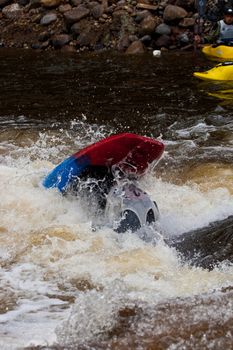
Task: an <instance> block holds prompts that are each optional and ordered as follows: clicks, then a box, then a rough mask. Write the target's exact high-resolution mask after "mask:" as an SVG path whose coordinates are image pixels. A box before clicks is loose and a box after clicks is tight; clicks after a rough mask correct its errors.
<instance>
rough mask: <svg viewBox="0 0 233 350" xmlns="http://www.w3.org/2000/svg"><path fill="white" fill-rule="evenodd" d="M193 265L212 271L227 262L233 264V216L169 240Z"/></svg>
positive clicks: (169, 243)
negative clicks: (217, 265) (219, 264)
mask: <svg viewBox="0 0 233 350" xmlns="http://www.w3.org/2000/svg"><path fill="white" fill-rule="evenodd" d="M168 245H170V246H172V247H175V248H176V249H177V250H178V251H179V252H181V253H182V255H183V256H184V258H185V259H186V260H188V261H190V263H191V264H192V265H195V266H201V267H203V268H208V269H212V268H213V267H214V266H215V265H216V264H218V263H220V262H222V261H224V260H227V261H228V262H231V263H232V262H233V216H230V217H228V218H227V219H225V220H222V221H218V222H213V223H211V224H210V225H209V226H207V227H205V228H202V229H199V230H194V231H191V232H187V233H185V234H182V235H181V236H179V237H178V238H176V239H172V240H168Z"/></svg>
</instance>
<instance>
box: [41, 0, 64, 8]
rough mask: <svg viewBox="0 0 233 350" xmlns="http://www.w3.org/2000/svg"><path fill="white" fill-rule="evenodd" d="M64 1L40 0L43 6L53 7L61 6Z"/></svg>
mask: <svg viewBox="0 0 233 350" xmlns="http://www.w3.org/2000/svg"><path fill="white" fill-rule="evenodd" d="M62 1H63V0H40V3H41V5H42V6H43V7H46V8H52V7H57V6H59V5H60V4H61V2H62Z"/></svg>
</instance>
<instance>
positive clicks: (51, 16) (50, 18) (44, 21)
mask: <svg viewBox="0 0 233 350" xmlns="http://www.w3.org/2000/svg"><path fill="white" fill-rule="evenodd" d="M56 20H57V15H56V13H47V14H46V15H44V16H43V17H42V18H41V20H40V24H41V25H42V26H48V25H49V24H51V23H53V22H55V21H56Z"/></svg>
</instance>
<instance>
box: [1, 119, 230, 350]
mask: <svg viewBox="0 0 233 350" xmlns="http://www.w3.org/2000/svg"><path fill="white" fill-rule="evenodd" d="M73 125H76V122H75V121H74V122H73ZM79 126H80V125H79ZM81 126H82V129H81V132H80V133H79V134H78V135H77V136H76V137H75V138H74V133H73V132H72V129H71V131H64V130H60V131H58V132H53V133H50V134H49V133H47V134H40V135H39V136H37V135H33V141H30V139H29V140H28V135H27V134H26V132H25V134H23V135H22V137H21V140H20V142H19V140H16V141H15V142H13V141H12V142H6V141H5V142H3V143H2V145H1V154H2V156H1V165H0V188H1V204H0V205H1V207H0V213H1V226H0V243H1V248H0V259H1V266H2V267H1V270H0V281H1V282H0V297H1V301H2V308H3V310H2V313H1V314H0V348H1V349H17V348H23V347H26V346H29V345H37V344H38V345H51V344H53V343H54V342H58V343H59V344H60V345H64V346H65V345H67V344H75V343H77V342H85V341H88V340H92V339H98V337H99V336H101V335H102V334H105V332H106V331H107V330H111V329H112V327H113V326H114V324H115V320H116V314H117V311H118V310H119V308H120V307H121V306H122V305H131V304H132V305H133V304H134V303H140V302H143V303H149V304H150V305H153V304H156V303H158V302H159V301H162V300H166V299H170V298H178V297H189V296H194V295H197V294H203V293H208V292H210V291H212V290H216V289H217V290H218V289H221V288H222V287H224V286H229V285H232V284H233V267H232V266H227V265H224V264H222V265H221V266H220V267H218V268H215V269H214V270H213V271H205V270H202V269H200V268H194V267H190V266H189V265H188V264H187V265H182V264H181V262H180V260H179V257H178V255H177V252H176V251H175V250H174V249H171V248H168V247H167V246H165V245H164V244H163V243H162V242H161V243H159V244H158V245H157V246H152V245H151V244H148V243H145V242H143V241H142V240H140V239H139V238H138V237H137V236H136V235H135V234H130V233H128V234H124V235H118V234H117V233H115V232H113V231H112V230H111V229H107V228H102V229H100V230H98V231H96V232H93V231H92V229H91V225H92V222H91V220H92V215H91V210H90V208H85V207H83V206H82V205H81V202H80V201H79V200H78V198H65V197H62V196H61V195H60V194H59V193H58V192H57V191H56V190H45V189H44V188H43V187H42V185H41V180H42V179H43V177H44V176H45V174H46V173H47V172H48V171H49V170H50V169H52V168H53V167H54V165H56V164H57V162H59V161H60V160H62V159H63V158H64V157H66V156H68V155H70V154H71V153H73V152H74V151H76V150H78V149H79V148H81V147H83V146H84V145H87V144H89V143H90V142H94V141H97V140H98V139H99V138H102V137H104V136H106V135H108V133H110V131H106V130H104V129H101V128H96V127H95V126H94V127H88V130H87V125H85V122H83V123H81ZM84 126H85V127H86V133H84V129H85V128H84ZM198 127H199V128H201V126H200V125H199V126H198ZM96 130H97V131H98V134H97V135H96V136H95V132H96ZM76 134H77V132H76ZM86 135H87V136H86ZM165 157H167V158H168V159H169V153H168V154H166V155H165ZM210 181H211V179H210ZM142 187H143V188H145V189H146V190H147V192H148V193H149V194H150V195H151V196H152V197H153V198H154V199H155V200H156V202H157V204H158V207H159V209H160V213H161V219H160V226H161V230H162V232H163V233H164V234H165V235H169V236H171V235H178V234H181V233H183V232H186V231H189V230H192V229H196V228H199V227H203V226H205V225H208V224H209V223H210V222H211V221H214V220H221V219H224V218H226V217H227V216H229V215H232V214H233V194H232V193H230V191H229V190H228V188H227V186H224V184H222V185H221V186H217V187H216V186H215V187H214V188H210V189H209V190H205V191H201V189H200V187H199V186H198V185H197V184H195V183H190V184H188V183H186V184H183V185H180V186H178V185H175V184H173V183H168V182H166V181H164V180H163V179H162V178H157V177H156V173H155V174H149V175H147V176H146V177H145V178H144V179H143V180H142ZM83 285H84V286H85V285H86V286H87V289H86V290H85V291H83ZM71 299H72V300H73V301H74V304H71V303H70V302H68V301H69V300H71ZM58 334H59V335H58Z"/></svg>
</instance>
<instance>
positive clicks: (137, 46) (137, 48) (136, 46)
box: [125, 40, 145, 55]
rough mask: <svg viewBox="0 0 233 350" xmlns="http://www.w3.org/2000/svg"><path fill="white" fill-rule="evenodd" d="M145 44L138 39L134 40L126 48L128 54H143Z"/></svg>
mask: <svg viewBox="0 0 233 350" xmlns="http://www.w3.org/2000/svg"><path fill="white" fill-rule="evenodd" d="M144 52H145V50H144V46H143V43H142V42H141V41H140V40H138V41H134V42H133V43H132V44H131V45H130V46H129V47H128V49H127V50H126V52H125V53H126V54H127V55H134V54H141V53H144Z"/></svg>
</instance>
